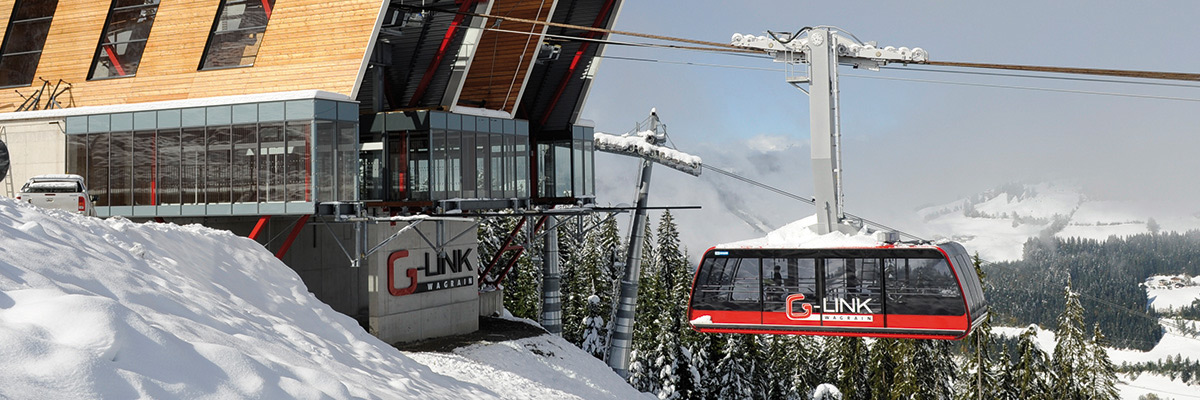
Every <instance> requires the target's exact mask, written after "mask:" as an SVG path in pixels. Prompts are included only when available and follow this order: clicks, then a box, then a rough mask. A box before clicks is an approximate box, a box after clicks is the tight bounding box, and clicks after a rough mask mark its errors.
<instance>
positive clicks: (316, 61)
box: [0, 0, 383, 112]
mask: <svg viewBox="0 0 1200 400" xmlns="http://www.w3.org/2000/svg"><path fill="white" fill-rule="evenodd" d="M382 2H383V0H333V1H331V0H277V1H276V2H275V4H274V8H273V10H272V14H271V19H270V21H269V23H268V25H267V29H266V32H265V34H264V35H265V36H264V37H263V39H262V45H261V48H260V49H259V51H258V57H257V59H255V61H254V66H252V67H241V68H229V69H218V70H208V71H200V70H199V67H200V60H201V58H202V57H203V53H204V46H205V43H206V42H207V41H208V37H209V33H210V32H211V31H212V27H213V19H214V18H216V15H217V9H218V6H219V5H220V3H221V2H220V0H187V1H183V0H174V1H172V0H166V1H163V2H162V3H161V5H160V6H159V8H158V13H157V16H156V18H155V22H154V29H153V30H152V31H151V33H150V37H149V39H148V41H147V43H146V49H145V52H144V53H143V54H142V59H141V64H140V66H139V68H138V70H137V75H136V76H133V77H126V78H113V79H99V80H93V81H88V80H87V78H88V71H89V69H90V67H91V65H90V63H91V62H92V58H93V55H94V54H95V52H96V46H97V43H99V40H100V34H101V32H102V30H103V29H104V22H105V18H106V16H107V15H108V12H109V7H110V5H111V3H110V2H108V1H95V0H60V1H59V3H58V9H57V11H56V12H55V14H54V20H53V22H52V24H51V26H50V33H49V35H48V37H47V39H46V44H45V48H44V50H43V52H42V57H41V61H40V62H39V63H38V68H37V74H36V75H35V76H36V77H40V78H43V79H46V80H49V81H51V82H56V81H58V80H59V79H62V80H63V81H65V82H69V83H71V85H72V89H71V97H72V98H73V100H74V103H75V106H99V105H113V104H126V103H142V102H151V101H163V100H178V99H189V98H204V97H215V96H230V95H241V94H255V93H271V92H283V91H292V90H324V91H328V92H333V93H340V94H344V95H347V96H351V95H353V93H352V92H353V90H354V86H355V84H356V83H357V82H356V80H357V79H358V72H359V70H360V68H361V67H362V65H363V62H364V61H365V58H366V52H367V47H368V45H369V44H370V41H371V38H372V37H373V35H374V29H375V24H376V20H377V19H378V17H379V12H380V7H382ZM13 3H14V2H13V0H0V19H3V21H0V29H6V28H4V27H7V25H8V23H7V19H8V17H9V16H10V15H11V12H10V11H9V10H12V7H13ZM40 85H41V81H40V80H34V84H33V87H19V88H8V89H4V90H0V112H11V111H15V110H16V107H17V106H18V105H20V104H21V102H22V98H21V96H20V95H18V94H17V93H16V91H20V92H21V93H23V94H25V95H29V94H30V93H31V92H33V91H34V90H35V89H36V88H38V87H40ZM14 89H15V90H16V91H14ZM60 100H61V99H60Z"/></svg>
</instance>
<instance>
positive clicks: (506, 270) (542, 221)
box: [489, 215, 549, 285]
mask: <svg viewBox="0 0 1200 400" xmlns="http://www.w3.org/2000/svg"><path fill="white" fill-rule="evenodd" d="M547 218H549V216H546V215H544V216H542V218H541V219H539V220H538V222H537V225H534V226H533V232H534V233H537V231H538V230H540V229H542V225H544V224H545V223H546V219H547ZM524 253H525V248H524V247H520V246H517V254H516V255H514V256H513V258H512V259H510V260H508V265H506V266H505V267H504V271H503V272H501V273H500V276H498V277H496V280H495V281H492V282H489V283H491V284H493V285H499V284H500V283H501V282H504V278H505V277H508V273H509V272H511V271H512V269H513V266H514V265H517V260H518V259H520V258H521V254H524Z"/></svg>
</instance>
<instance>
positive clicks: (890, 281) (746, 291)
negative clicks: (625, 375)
mask: <svg viewBox="0 0 1200 400" xmlns="http://www.w3.org/2000/svg"><path fill="white" fill-rule="evenodd" d="M987 312H988V305H987V302H986V300H985V299H984V297H983V290H982V288H981V287H980V283H979V276H978V275H977V274H976V272H975V268H974V264H972V263H971V260H970V257H969V256H968V255H967V251H966V249H964V248H963V247H962V245H960V244H958V243H955V242H943V243H939V244H936V245H935V244H912V245H908V244H884V245H879V246H876V247H866V248H819V249H808V248H712V249H709V250H708V251H706V252H705V253H704V257H703V258H702V259H701V261H700V266H699V268H697V270H696V276H695V278H694V279H693V281H692V292H691V299H690V301H689V303H688V318H689V319H690V320H691V325H692V327H693V329H695V330H697V331H700V332H711V333H751V334H796V335H825V336H864V337H884V338H907V339H954V340H957V339H961V338H963V337H964V336H966V335H967V334H968V333H970V332H971V330H972V329H974V328H975V327H976V326H978V325H979V324H980V323H982V322H983V320H984V318H985V317H986V315H987Z"/></svg>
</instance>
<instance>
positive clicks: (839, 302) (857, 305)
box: [785, 293, 875, 322]
mask: <svg viewBox="0 0 1200 400" xmlns="http://www.w3.org/2000/svg"><path fill="white" fill-rule="evenodd" d="M804 298H805V297H804V295H803V294H800V293H796V294H793V295H790V296H788V297H787V300H785V301H786V302H787V312H786V315H787V317H788V319H790V320H793V321H812V320H821V321H837V322H873V321H874V320H875V317H874V316H872V315H871V314H874V311H872V310H871V299H859V298H851V299H849V300H846V299H831V298H826V299H823V300H822V302H821V303H822V304H821V305H820V306H813V305H812V304H808V303H800V309H801V310H802V311H796V309H795V305H794V304H795V303H796V302H798V301H801V300H804ZM814 308H820V309H821V310H822V311H823V312H822V313H814V312H813V309H814Z"/></svg>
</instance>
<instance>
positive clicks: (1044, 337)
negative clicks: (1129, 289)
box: [992, 324, 1200, 399]
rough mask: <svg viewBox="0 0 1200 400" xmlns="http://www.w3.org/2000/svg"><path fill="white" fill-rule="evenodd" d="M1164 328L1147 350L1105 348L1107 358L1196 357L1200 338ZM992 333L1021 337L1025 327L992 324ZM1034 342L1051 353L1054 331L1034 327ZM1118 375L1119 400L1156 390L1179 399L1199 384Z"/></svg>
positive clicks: (1197, 391)
mask: <svg viewBox="0 0 1200 400" xmlns="http://www.w3.org/2000/svg"><path fill="white" fill-rule="evenodd" d="M1167 325H1170V324H1167ZM1166 329H1167V334H1166V335H1164V336H1163V338H1162V340H1161V341H1159V342H1158V345H1156V346H1154V348H1153V349H1150V351H1145V352H1143V351H1137V350H1122V349H1113V348H1108V349H1106V350H1107V351H1108V357H1109V358H1110V359H1112V362H1113V364H1114V365H1121V363H1125V362H1128V363H1137V362H1146V361H1158V360H1162V359H1165V358H1167V357H1170V356H1174V355H1176V354H1181V355H1183V357H1185V358H1191V359H1193V360H1194V359H1196V358H1197V357H1198V356H1200V338H1194V337H1191V336H1185V335H1183V334H1181V333H1179V332H1178V331H1177V330H1176V329H1174V328H1173V327H1170V326H1167V327H1166ZM992 332H993V333H994V334H997V335H1001V336H1006V337H1013V338H1015V337H1019V336H1021V334H1022V333H1024V332H1025V328H1012V327H993V328H992ZM1036 342H1037V344H1038V347H1041V349H1042V351H1045V352H1046V354H1047V355H1053V354H1054V332H1052V331H1049V330H1045V329H1038V332H1037V339H1036ZM1118 376H1119V377H1120V378H1121V380H1122V381H1121V383H1120V384H1118V385H1117V389H1118V390H1120V391H1121V398H1122V399H1137V398H1138V396H1141V395H1144V394H1146V393H1157V394H1158V395H1159V397H1164V398H1179V397H1180V396H1182V398H1192V397H1200V386H1191V385H1188V384H1186V383H1183V381H1181V380H1178V379H1175V380H1172V379H1170V378H1169V377H1165V376H1162V375H1155V374H1148V373H1143V374H1141V375H1139V376H1138V377H1137V379H1134V380H1129V379H1128V377H1126V376H1125V375H1123V374H1120V375H1118Z"/></svg>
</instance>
